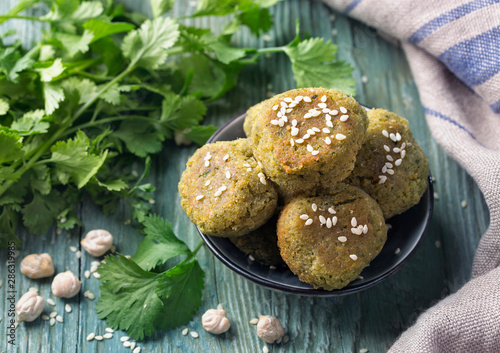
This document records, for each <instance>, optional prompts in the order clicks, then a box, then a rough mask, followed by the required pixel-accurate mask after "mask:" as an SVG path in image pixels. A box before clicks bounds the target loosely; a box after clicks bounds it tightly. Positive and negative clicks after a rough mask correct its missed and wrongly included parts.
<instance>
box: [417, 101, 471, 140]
mask: <svg viewBox="0 0 500 353" xmlns="http://www.w3.org/2000/svg"><path fill="white" fill-rule="evenodd" d="M424 113H425V114H428V115H432V116H435V117H436V118H439V119H442V120H444V121H447V122H449V123H452V124H453V125H455V126H458V127H459V128H460V129H462V130H464V131H465V132H466V133H468V134H469V135H470V137H472V138H473V139H474V140H477V139H476V138H475V137H474V135H473V134H472V132H470V131H469V130H468V129H467V128H466V127H465V126H463V125H462V124H460V123H459V122H457V121H455V120H453V119H452V118H450V117H448V116H446V115H444V114H441V113H439V112H437V111H435V110H432V109H430V108H427V107H424Z"/></svg>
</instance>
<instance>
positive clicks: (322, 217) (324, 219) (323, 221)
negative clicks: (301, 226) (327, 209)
mask: <svg viewBox="0 0 500 353" xmlns="http://www.w3.org/2000/svg"><path fill="white" fill-rule="evenodd" d="M319 222H320V223H321V224H325V223H326V218H325V217H324V216H322V215H320V216H319Z"/></svg>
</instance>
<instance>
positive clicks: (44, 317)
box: [42, 314, 50, 321]
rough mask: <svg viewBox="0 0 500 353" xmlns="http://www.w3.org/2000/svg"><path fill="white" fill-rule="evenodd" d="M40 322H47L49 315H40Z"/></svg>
mask: <svg viewBox="0 0 500 353" xmlns="http://www.w3.org/2000/svg"><path fill="white" fill-rule="evenodd" d="M42 320H43V321H48V320H50V317H49V315H45V314H44V315H42Z"/></svg>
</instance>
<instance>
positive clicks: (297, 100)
mask: <svg viewBox="0 0 500 353" xmlns="http://www.w3.org/2000/svg"><path fill="white" fill-rule="evenodd" d="M302 99H304V97H302V96H297V97H295V102H297V103H299V102H300V101H301V100H302Z"/></svg>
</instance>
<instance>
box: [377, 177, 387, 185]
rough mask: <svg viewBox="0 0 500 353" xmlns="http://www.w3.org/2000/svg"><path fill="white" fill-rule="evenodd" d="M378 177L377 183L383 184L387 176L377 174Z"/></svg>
mask: <svg viewBox="0 0 500 353" xmlns="http://www.w3.org/2000/svg"><path fill="white" fill-rule="evenodd" d="M378 178H379V179H380V180H379V182H378V183H379V184H383V183H385V182H386V181H387V177H386V176H385V175H379V176H378Z"/></svg>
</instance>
